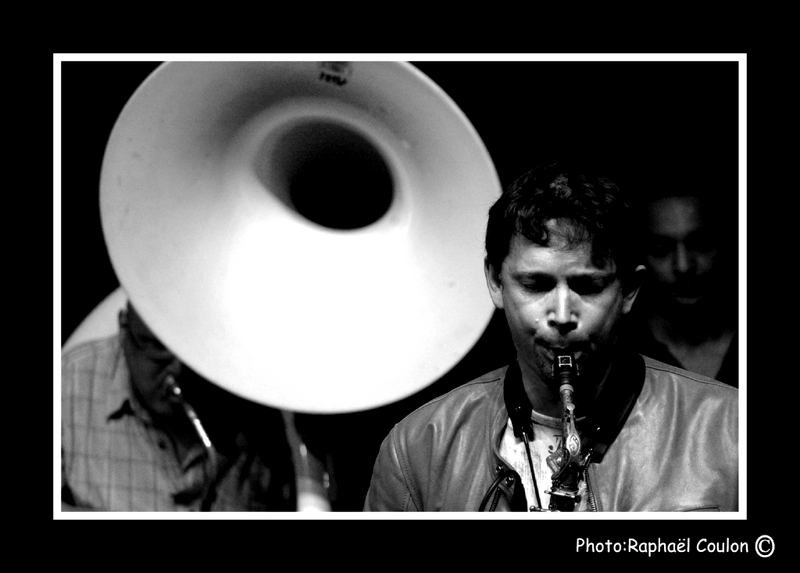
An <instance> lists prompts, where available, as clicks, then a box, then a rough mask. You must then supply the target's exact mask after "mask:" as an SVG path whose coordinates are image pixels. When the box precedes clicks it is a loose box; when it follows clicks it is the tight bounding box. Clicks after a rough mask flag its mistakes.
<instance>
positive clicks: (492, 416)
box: [364, 355, 739, 511]
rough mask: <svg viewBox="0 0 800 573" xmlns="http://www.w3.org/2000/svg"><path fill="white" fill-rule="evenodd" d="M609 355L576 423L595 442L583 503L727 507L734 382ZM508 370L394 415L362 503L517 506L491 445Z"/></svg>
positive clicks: (734, 453) (599, 507)
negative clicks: (609, 364) (609, 365)
mask: <svg viewBox="0 0 800 573" xmlns="http://www.w3.org/2000/svg"><path fill="white" fill-rule="evenodd" d="M616 362H617V363H624V364H623V366H622V367H615V368H613V369H612V371H611V373H610V375H609V378H608V379H607V381H606V383H605V384H604V385H603V388H613V389H615V390H614V392H613V393H610V392H606V393H605V396H604V390H601V392H600V396H599V397H598V400H597V404H596V405H595V406H597V407H595V408H594V409H593V410H592V411H591V412H590V413H589V415H587V416H585V417H584V419H583V422H582V425H579V431H580V432H581V436H582V440H584V441H585V443H586V444H588V446H589V447H592V448H595V449H596V452H593V456H592V458H591V463H590V464H589V466H588V469H587V472H586V473H587V486H588V496H589V498H590V499H589V505H590V507H591V508H592V509H593V510H596V511H737V509H738V491H739V490H738V449H737V448H738V391H737V389H736V388H733V387H731V386H728V385H726V384H722V383H720V382H717V381H715V380H712V379H710V378H707V377H704V376H701V375H698V374H694V373H690V372H687V371H685V370H681V369H679V368H676V367H673V366H670V365H667V364H664V363H662V362H658V361H656V360H653V359H650V358H647V357H643V356H640V355H629V356H627V357H625V358H624V359H620V360H617V361H616ZM515 369H516V370H517V372H518V368H517V367H516V365H512V366H511V367H504V368H501V369H498V370H495V371H494V372H491V373H489V374H486V375H484V376H482V377H480V378H478V379H476V380H474V381H472V382H470V383H467V384H465V385H463V386H460V387H458V388H456V389H454V390H452V391H450V392H449V393H447V394H445V395H443V396H441V397H439V398H436V399H434V400H432V401H430V402H428V403H427V404H425V405H424V406H422V407H420V408H418V409H417V410H415V411H414V412H412V413H411V414H409V415H408V416H407V417H406V418H405V419H404V420H403V421H401V422H400V423H399V424H397V425H396V426H395V427H394V428H393V429H392V430H391V432H390V433H389V435H388V436H387V437H386V438H385V439H384V441H383V443H382V445H381V448H380V451H379V453H378V457H377V459H376V461H375V466H374V469H373V475H372V481H371V483H370V488H369V491H368V493H367V498H366V501H365V505H364V510H365V511H478V510H480V509H483V507H482V505H483V506H485V508H486V509H489V510H497V511H517V510H519V511H525V510H527V503H526V500H525V494H524V488H523V485H522V483H521V481H520V477H519V475H518V474H517V473H516V472H515V471H514V470H512V469H511V468H510V467H509V464H507V463H506V462H505V461H503V460H502V459H501V457H500V454H499V451H500V442H501V439H502V436H503V432H504V430H505V426H506V423H507V421H508V418H509V410H508V408H513V406H510V405H509V404H510V402H509V398H508V394H509V388H508V387H509V385H510V381H509V380H507V379H509V378H511V377H512V376H511V374H512V373H513V371H514V370H515ZM609 383H610V384H609ZM604 426H605V427H604ZM487 501H488V502H489V503H487ZM482 502H483V503H482Z"/></svg>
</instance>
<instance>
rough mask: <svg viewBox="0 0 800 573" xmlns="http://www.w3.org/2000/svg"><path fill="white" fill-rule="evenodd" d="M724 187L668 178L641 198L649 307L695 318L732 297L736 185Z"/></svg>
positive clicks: (734, 287)
mask: <svg viewBox="0 0 800 573" xmlns="http://www.w3.org/2000/svg"><path fill="white" fill-rule="evenodd" d="M725 193H726V190H724V189H714V188H713V187H710V184H708V183H707V184H705V185H700V184H699V182H697V181H695V182H691V183H687V184H685V185H682V184H681V183H680V182H679V181H676V180H672V181H666V182H663V183H662V184H661V185H660V186H659V187H658V188H656V189H652V190H650V191H649V193H648V192H647V191H646V194H645V196H643V197H642V198H641V217H640V223H641V224H642V229H643V237H644V245H643V247H644V254H645V265H646V266H647V269H648V280H647V284H646V286H645V290H644V291H643V292H644V293H646V297H647V300H648V302H649V304H650V305H652V307H653V310H656V311H658V312H660V313H661V314H665V315H666V316H669V317H672V318H674V319H679V318H687V319H688V318H691V317H692V316H694V317H695V318H697V317H699V316H700V315H706V314H707V313H714V314H717V313H718V311H719V310H720V308H721V307H724V306H725V305H726V304H729V303H730V301H735V300H736V297H735V295H736V292H737V282H736V276H735V274H734V273H733V272H732V271H733V270H734V268H733V264H732V263H733V261H734V260H735V259H734V258H733V255H734V254H735V251H736V243H735V233H734V232H732V231H733V230H734V229H735V228H736V213H735V210H732V209H731V207H735V205H736V201H735V199H736V189H735V188H732V189H730V190H727V194H728V197H725V196H724V194H725ZM718 195H719V196H718ZM731 314H735V313H731Z"/></svg>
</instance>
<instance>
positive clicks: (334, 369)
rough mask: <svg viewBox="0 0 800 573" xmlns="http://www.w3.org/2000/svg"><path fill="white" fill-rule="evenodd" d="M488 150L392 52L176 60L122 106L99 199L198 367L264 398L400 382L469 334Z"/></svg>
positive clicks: (347, 396) (154, 314)
mask: <svg viewBox="0 0 800 573" xmlns="http://www.w3.org/2000/svg"><path fill="white" fill-rule="evenodd" d="M499 192H500V184H499V181H498V177H497V174H496V172H495V170H494V167H493V164H492V161H491V159H490V156H489V154H488V152H487V150H486V148H485V147H484V145H483V143H482V141H481V139H480V138H479V136H478V134H477V133H476V131H475V130H474V128H473V127H472V125H471V124H470V123H469V121H468V120H467V118H466V117H465V115H464V114H463V113H462V112H461V111H460V110H459V108H458V107H457V106H456V104H455V103H454V102H453V101H452V100H451V99H450V98H449V97H448V96H447V95H446V94H445V93H444V92H443V91H442V89H440V88H439V87H438V86H437V85H436V84H435V83H434V82H432V81H431V80H430V79H429V78H427V77H426V76H425V75H423V74H422V73H421V72H420V71H419V70H417V69H416V68H414V67H413V66H412V65H410V64H407V63H400V62H350V63H344V62H328V63H324V62H323V63H320V62H305V61H293V62H271V61H270V62H265V61H257V62H256V61H240V62H232V61H219V62H170V63H166V64H163V65H161V66H160V67H159V68H157V69H156V70H155V71H154V72H153V73H152V74H151V75H150V76H149V77H148V78H147V79H146V80H145V82H144V83H143V84H142V85H141V86H140V87H139V88H138V90H137V91H136V92H135V93H134V95H133V96H132V97H131V99H130V100H129V101H128V103H127V104H126V106H125V107H124V109H123V111H122V113H121V114H120V116H119V118H118V120H117V122H116V124H115V126H114V128H113V130H112V133H111V136H110V139H109V142H108V145H107V149H106V153H105V157H104V160H103V166H102V174H101V185H100V206H101V218H102V226H103V233H104V237H105V241H106V244H107V247H108V251H109V255H110V259H111V262H112V265H113V267H114V271H115V272H116V275H117V277H118V279H119V281H120V284H121V286H122V288H123V289H124V291H125V294H126V296H127V297H128V298H129V299H130V300H131V302H132V304H133V305H134V306H135V307H136V309H137V310H138V311H139V313H140V314H141V316H142V317H143V319H144V320H145V322H147V324H148V325H149V326H150V328H151V329H152V330H153V331H154V332H155V333H156V334H157V335H158V337H159V338H160V339H161V340H162V341H163V342H164V343H165V344H166V345H167V346H168V347H169V348H171V349H172V350H173V351H174V352H175V354H176V355H178V356H179V357H180V358H181V359H182V360H183V361H185V362H186V363H187V364H189V365H190V366H191V367H192V368H193V369H194V370H196V371H197V372H198V373H200V374H201V375H203V376H205V377H206V378H208V379H209V380H211V381H213V382H214V383H216V384H218V385H220V386H222V387H223V388H225V389H227V390H229V391H230V392H232V393H234V394H237V395H239V396H242V397H244V398H246V399H249V400H253V401H256V402H259V403H263V404H267V405H270V406H273V407H276V408H280V409H283V410H289V411H297V412H308V413H342V412H349V411H356V410H363V409H368V408H373V407H378V406H381V405H385V404H388V403H391V402H394V401H397V400H399V399H402V398H404V397H407V396H410V395H411V394H414V393H415V392H417V391H419V390H421V389H423V388H424V387H426V386H427V385H429V384H430V383H432V382H434V381H436V380H437V379H438V378H440V377H441V376H442V375H444V374H445V373H447V372H448V371H449V370H450V369H451V368H452V367H453V366H454V365H455V364H456V363H457V362H458V361H459V360H460V359H461V358H463V357H464V355H465V354H466V353H467V352H468V351H469V350H470V349H471V348H472V346H473V345H474V344H475V342H476V341H477V340H478V339H479V337H480V336H481V334H482V333H483V332H484V330H485V328H486V326H487V324H488V322H489V319H490V318H491V315H492V313H493V307H492V305H491V301H490V298H489V296H488V295H487V293H486V286H485V280H484V276H483V266H482V259H483V236H484V230H485V222H486V216H487V211H488V209H489V207H490V205H491V203H492V202H493V201H494V200H495V199H496V197H497V196H498V194H499Z"/></svg>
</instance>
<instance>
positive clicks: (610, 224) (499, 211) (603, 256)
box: [486, 163, 641, 277]
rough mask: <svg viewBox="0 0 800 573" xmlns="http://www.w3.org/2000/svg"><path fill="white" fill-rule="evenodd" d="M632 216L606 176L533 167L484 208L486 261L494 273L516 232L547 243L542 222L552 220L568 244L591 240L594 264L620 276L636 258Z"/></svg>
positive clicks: (637, 244)
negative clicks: (611, 264)
mask: <svg viewBox="0 0 800 573" xmlns="http://www.w3.org/2000/svg"><path fill="white" fill-rule="evenodd" d="M632 217H633V212H632V209H631V206H630V203H629V201H628V200H627V199H626V197H625V196H624V195H623V193H622V191H621V190H620V189H619V187H617V185H616V184H615V183H614V182H613V181H611V180H610V179H607V178H605V177H599V176H595V175H591V174H588V173H587V172H584V171H581V170H578V169H576V168H575V167H573V166H570V165H566V164H562V163H551V164H548V165H543V166H539V167H535V168H533V169H531V170H530V171H528V172H526V173H524V174H523V175H522V176H520V177H519V178H518V179H516V180H515V181H514V182H513V183H512V184H511V185H510V186H509V187H508V188H507V189H506V190H505V191H504V192H503V194H502V195H501V196H500V198H499V199H498V200H497V201H496V202H495V204H494V205H493V206H492V207H491V209H490V210H489V221H488V223H487V227H486V258H487V262H488V263H489V265H490V266H491V267H492V268H493V269H495V271H496V272H499V271H500V268H501V267H502V264H503V261H504V260H505V258H506V256H507V255H508V251H509V248H510V244H511V239H512V238H513V237H514V236H515V235H517V234H520V235H522V236H523V237H525V238H527V239H528V240H530V241H532V242H534V243H536V244H538V245H542V246H547V245H548V244H549V241H550V236H549V230H548V228H547V226H546V223H547V221H549V220H551V219H556V220H558V221H559V222H560V223H562V225H560V229H559V234H560V235H561V236H562V237H563V238H564V239H565V240H566V241H567V244H568V245H570V246H577V245H579V244H583V243H589V244H591V245H592V258H593V262H594V263H595V264H597V265H598V266H601V265H603V264H605V263H607V262H609V261H613V262H614V263H615V264H616V268H617V273H618V274H619V275H620V276H621V277H624V276H625V275H627V274H628V273H629V272H632V271H633V270H634V269H635V267H636V265H637V264H638V263H639V262H640V256H641V255H640V250H639V247H640V244H641V241H640V240H639V238H638V234H637V226H636V225H634V224H633V220H632Z"/></svg>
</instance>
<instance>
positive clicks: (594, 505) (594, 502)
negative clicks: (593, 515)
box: [584, 467, 597, 511]
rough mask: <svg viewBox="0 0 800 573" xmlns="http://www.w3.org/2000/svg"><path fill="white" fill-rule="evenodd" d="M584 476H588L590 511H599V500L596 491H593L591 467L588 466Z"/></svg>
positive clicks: (587, 490)
mask: <svg viewBox="0 0 800 573" xmlns="http://www.w3.org/2000/svg"><path fill="white" fill-rule="evenodd" d="M584 476H585V477H586V493H587V494H588V497H589V511H597V500H596V499H595V497H594V491H592V481H591V479H589V468H588V467H587V468H586V471H585V472H584Z"/></svg>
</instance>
